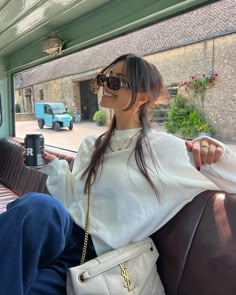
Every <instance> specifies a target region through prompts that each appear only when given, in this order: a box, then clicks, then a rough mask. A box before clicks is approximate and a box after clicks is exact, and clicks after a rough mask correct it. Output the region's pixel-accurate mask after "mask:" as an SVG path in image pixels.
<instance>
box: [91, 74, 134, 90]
mask: <svg viewBox="0 0 236 295" xmlns="http://www.w3.org/2000/svg"><path fill="white" fill-rule="evenodd" d="M95 81H96V83H97V86H98V87H100V86H103V85H104V82H107V86H108V88H110V89H111V90H119V89H120V88H127V89H129V88H130V85H129V83H128V82H127V81H125V80H124V79H121V78H118V77H113V76H109V77H107V76H106V75H103V74H99V75H97V77H96V78H95Z"/></svg>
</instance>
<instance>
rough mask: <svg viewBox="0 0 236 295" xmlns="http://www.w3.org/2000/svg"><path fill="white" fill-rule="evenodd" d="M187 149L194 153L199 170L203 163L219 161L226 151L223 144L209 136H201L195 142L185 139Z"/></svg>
mask: <svg viewBox="0 0 236 295" xmlns="http://www.w3.org/2000/svg"><path fill="white" fill-rule="evenodd" d="M185 145H186V147H187V150H188V151H189V152H191V153H192V154H193V160H194V163H195V166H196V168H197V170H200V168H201V166H202V165H205V164H212V163H215V162H217V161H218V160H219V159H220V158H221V156H222V155H223V153H224V150H223V148H222V147H221V146H219V145H217V143H215V142H214V141H211V140H210V139H208V138H201V139H199V140H196V141H194V142H191V141H185Z"/></svg>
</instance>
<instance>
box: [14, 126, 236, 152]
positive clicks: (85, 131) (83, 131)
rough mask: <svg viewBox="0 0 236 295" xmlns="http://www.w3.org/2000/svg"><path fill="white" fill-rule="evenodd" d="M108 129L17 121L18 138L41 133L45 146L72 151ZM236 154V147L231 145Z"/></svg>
mask: <svg viewBox="0 0 236 295" xmlns="http://www.w3.org/2000/svg"><path fill="white" fill-rule="evenodd" d="M106 129H107V127H104V126H97V125H96V124H95V123H93V122H81V123H80V124H75V125H74V128H73V130H71V131H70V130H68V128H63V129H60V130H59V131H54V130H53V129H52V128H49V127H44V128H43V129H39V127H38V123H37V121H16V136H17V137H19V138H24V137H25V135H26V134H31V133H39V134H42V135H43V136H44V139H45V144H47V145H52V146H56V147H60V148H64V149H68V150H72V151H77V150H78V147H79V145H80V143H81V140H82V139H83V138H84V137H86V136H87V135H90V134H102V133H103V132H104V131H105V130H106ZM229 146H230V147H231V148H232V149H233V151H234V152H236V145H229Z"/></svg>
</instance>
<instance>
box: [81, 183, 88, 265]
mask: <svg viewBox="0 0 236 295" xmlns="http://www.w3.org/2000/svg"><path fill="white" fill-rule="evenodd" d="M87 193H88V202H87V212H86V216H85V229H84V231H85V234H84V245H83V250H82V255H81V259H80V264H83V263H84V261H85V257H86V253H87V247H88V236H89V211H90V194H91V183H90V181H89V182H88V186H87Z"/></svg>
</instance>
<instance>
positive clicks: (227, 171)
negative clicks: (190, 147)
mask: <svg viewBox="0 0 236 295" xmlns="http://www.w3.org/2000/svg"><path fill="white" fill-rule="evenodd" d="M199 139H201V138H196V139H195V140H194V141H196V140H199ZM209 139H210V140H212V141H214V142H215V143H217V144H218V145H219V146H221V147H222V148H223V149H224V153H223V155H222V157H221V158H220V159H219V160H218V161H217V162H216V163H213V164H206V165H202V166H201V170H200V172H201V173H202V174H203V175H204V176H205V177H207V178H208V179H209V180H211V181H212V182H213V183H215V184H216V185H217V186H218V187H219V188H220V189H222V190H224V191H226V192H228V193H236V155H235V153H234V152H233V151H232V150H231V149H230V148H229V147H228V146H226V145H225V144H223V143H222V142H220V141H218V140H216V139H213V138H209ZM190 158H192V154H191V153H190ZM191 160H192V159H191Z"/></svg>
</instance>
